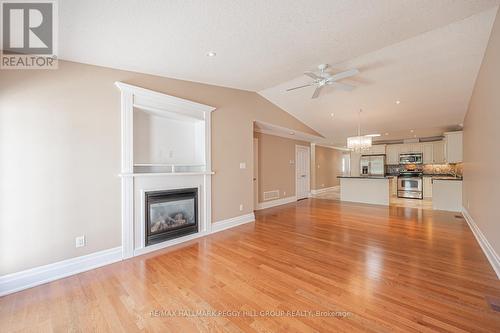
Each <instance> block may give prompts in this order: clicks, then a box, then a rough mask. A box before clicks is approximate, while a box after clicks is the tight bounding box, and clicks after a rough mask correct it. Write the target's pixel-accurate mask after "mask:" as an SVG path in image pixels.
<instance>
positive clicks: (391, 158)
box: [385, 145, 401, 165]
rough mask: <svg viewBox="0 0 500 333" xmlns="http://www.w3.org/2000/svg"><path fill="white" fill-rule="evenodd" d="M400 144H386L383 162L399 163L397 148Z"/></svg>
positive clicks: (389, 163)
mask: <svg viewBox="0 0 500 333" xmlns="http://www.w3.org/2000/svg"><path fill="white" fill-rule="evenodd" d="M400 146H401V145H387V147H386V149H385V151H386V157H385V163H386V164H388V165H397V164H399V150H400Z"/></svg>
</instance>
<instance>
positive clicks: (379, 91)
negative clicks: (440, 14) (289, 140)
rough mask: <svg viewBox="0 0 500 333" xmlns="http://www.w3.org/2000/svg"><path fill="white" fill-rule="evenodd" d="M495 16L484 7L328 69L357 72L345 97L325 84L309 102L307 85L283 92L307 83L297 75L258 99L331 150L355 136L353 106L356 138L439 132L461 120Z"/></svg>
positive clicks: (264, 91) (407, 136) (309, 94)
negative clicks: (301, 124)
mask: <svg viewBox="0 0 500 333" xmlns="http://www.w3.org/2000/svg"><path fill="white" fill-rule="evenodd" d="M495 14H496V9H495V8H494V9H490V10H487V11H485V12H482V13H480V14H476V15H474V16H471V17H469V18H467V19H464V20H462V21H458V22H455V23H452V24H450V25H447V26H445V27H442V28H438V29H435V30H432V31H429V32H426V33H424V34H421V35H418V36H416V37H413V38H410V39H407V40H404V41H402V42H400V43H397V44H393V45H390V46H387V47H385V48H382V49H380V50H377V51H374V52H370V53H368V54H365V55H362V56H360V57H357V58H354V59H352V60H350V61H347V62H344V63H342V64H338V65H336V66H335V69H337V71H342V70H345V69H348V68H359V69H360V71H361V73H360V74H359V75H357V76H355V77H353V78H352V79H350V80H349V79H346V80H343V81H342V82H346V83H351V84H352V85H354V86H356V88H355V89H354V90H353V91H351V92H347V91H339V90H335V89H334V87H326V88H324V90H323V93H322V95H321V96H320V97H319V98H317V99H311V98H310V97H311V95H312V93H313V91H314V87H307V88H304V89H299V90H295V91H290V92H286V91H285V90H286V89H287V88H290V87H294V86H299V85H302V84H304V83H307V82H310V81H311V79H310V78H308V77H306V76H303V75H302V76H299V77H297V78H295V79H293V80H290V81H288V82H285V83H281V84H279V85H277V86H274V87H271V88H268V89H265V90H263V91H261V92H260V94H261V95H263V96H264V97H265V98H267V99H269V100H270V101H271V102H273V103H274V104H276V105H278V106H280V107H281V108H283V109H285V110H287V111H288V112H289V113H291V114H292V115H294V116H295V117H297V118H298V119H300V120H302V121H303V122H304V123H306V124H307V125H309V126H311V127H312V128H314V129H315V130H316V131H318V132H319V133H321V134H322V135H323V136H325V137H326V138H327V139H328V140H326V141H327V142H329V143H332V144H336V145H339V144H345V138H346V137H347V136H352V135H356V131H357V123H358V111H359V109H360V108H362V109H363V112H362V114H361V127H362V132H363V133H362V134H369V133H380V134H383V137H381V138H379V139H383V140H385V139H401V138H409V137H413V136H414V135H416V136H417V137H425V136H434V135H440V134H442V133H443V131H446V130H453V129H457V125H458V124H460V123H462V122H463V119H464V116H465V113H466V111H467V106H468V103H469V99H470V96H471V93H472V89H473V86H474V81H475V78H476V75H477V73H478V70H479V67H480V65H481V61H482V58H483V54H484V51H485V48H486V45H487V43H488V38H489V35H490V32H491V27H492V23H493V21H494V18H495ZM396 100H400V101H401V103H400V104H399V105H397V104H396V103H395V101H396ZM332 113H333V114H334V116H333V117H332V116H331V114H332ZM411 129H413V130H414V131H413V132H411V131H410V130H411ZM386 132H387V133H389V135H388V136H385V133H386Z"/></svg>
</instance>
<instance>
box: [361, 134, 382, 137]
mask: <svg viewBox="0 0 500 333" xmlns="http://www.w3.org/2000/svg"><path fill="white" fill-rule="evenodd" d="M365 136H367V137H370V138H376V137H378V136H380V134H367V135H365Z"/></svg>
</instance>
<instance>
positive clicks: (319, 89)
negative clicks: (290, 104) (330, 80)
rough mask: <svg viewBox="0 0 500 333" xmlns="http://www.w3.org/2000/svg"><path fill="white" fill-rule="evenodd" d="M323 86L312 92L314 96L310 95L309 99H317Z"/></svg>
mask: <svg viewBox="0 0 500 333" xmlns="http://www.w3.org/2000/svg"><path fill="white" fill-rule="evenodd" d="M323 87H324V86H319V87H317V88H316V90H314V94H313V95H312V97H311V98H318V96H319V93H320V92H321V89H323Z"/></svg>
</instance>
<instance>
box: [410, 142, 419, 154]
mask: <svg viewBox="0 0 500 333" xmlns="http://www.w3.org/2000/svg"><path fill="white" fill-rule="evenodd" d="M421 152H422V144H421V143H411V144H410V153H421Z"/></svg>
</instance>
